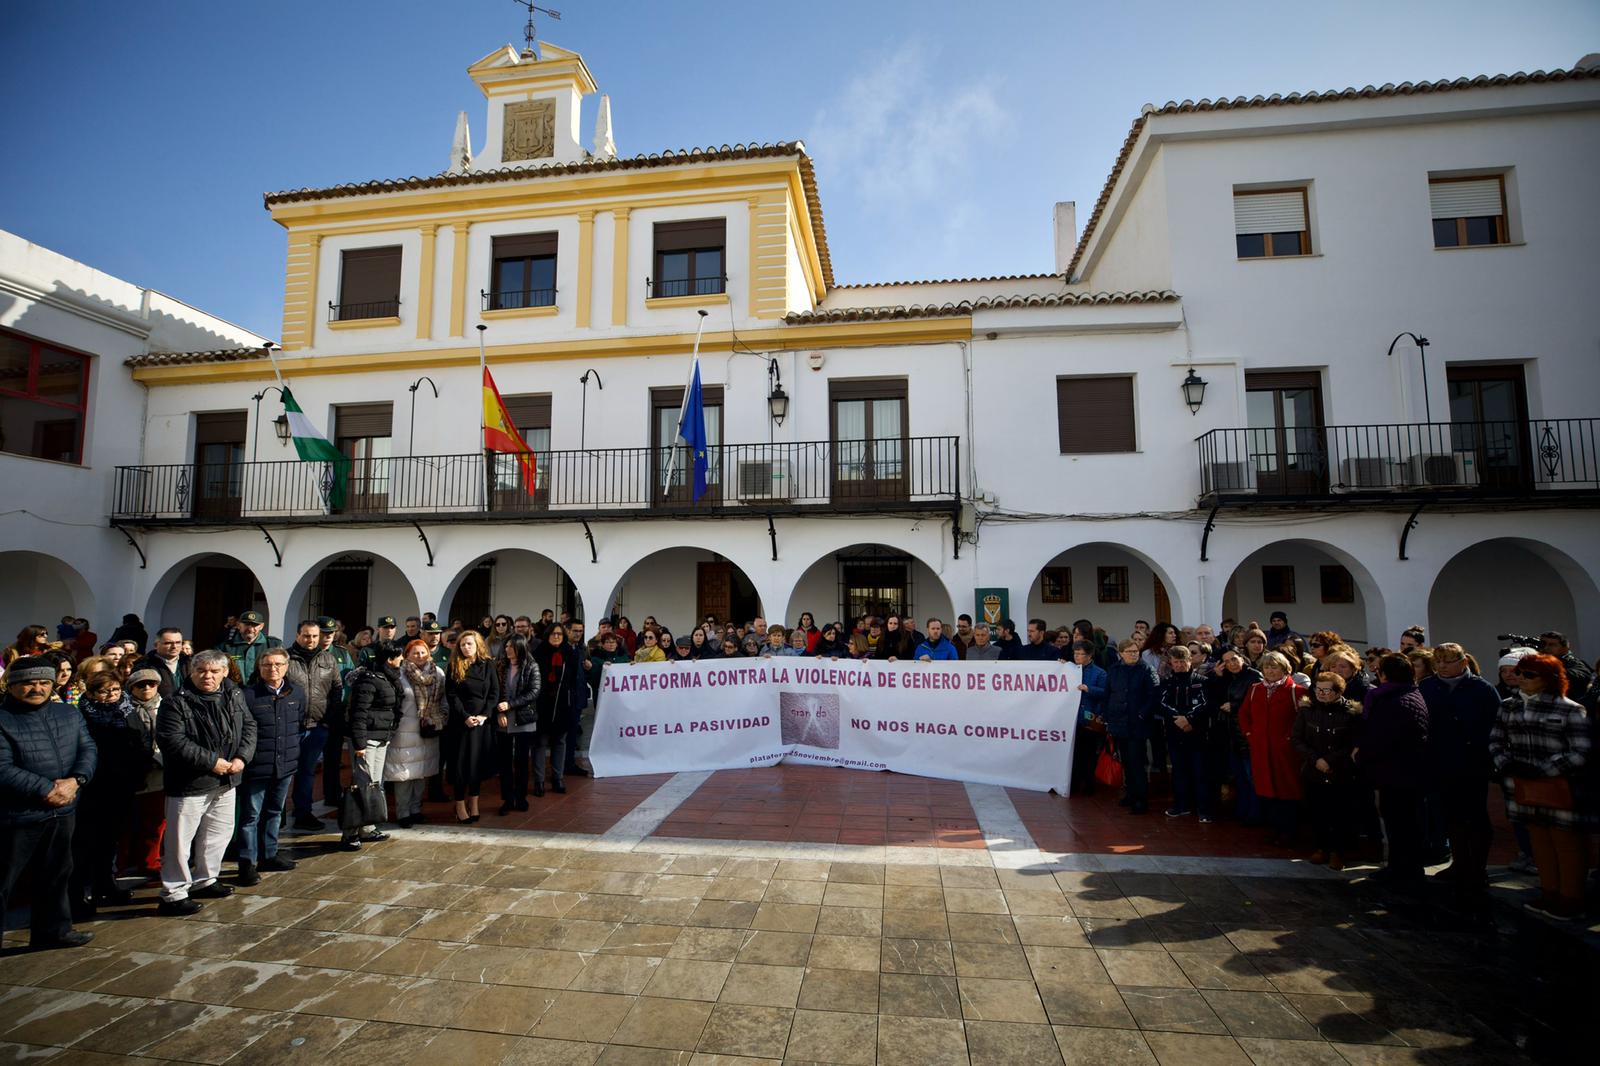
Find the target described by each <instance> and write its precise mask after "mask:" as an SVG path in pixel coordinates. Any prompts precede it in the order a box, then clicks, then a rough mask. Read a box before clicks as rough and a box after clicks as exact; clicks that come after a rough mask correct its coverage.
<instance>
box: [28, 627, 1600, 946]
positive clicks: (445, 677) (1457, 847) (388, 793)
mask: <svg viewBox="0 0 1600 1066" xmlns="http://www.w3.org/2000/svg"><path fill="white" fill-rule="evenodd" d="M147 643H148V645H149V646H148V650H147V648H146V645H147ZM1525 643H1526V644H1527V645H1528V646H1516V647H1508V648H1507V649H1506V650H1505V652H1504V654H1503V655H1502V657H1501V658H1500V660H1499V662H1498V664H1497V666H1496V669H1495V671H1494V672H1493V673H1486V672H1485V671H1484V670H1483V669H1482V668H1481V666H1480V664H1479V663H1478V662H1477V661H1476V660H1475V659H1474V658H1473V657H1472V656H1471V655H1470V654H1468V653H1467V652H1466V651H1465V650H1464V649H1463V648H1462V647H1461V646H1460V645H1459V644H1455V643H1448V642H1446V643H1440V644H1437V645H1434V646H1432V647H1429V646H1427V643H1426V639H1425V636H1424V633H1423V632H1422V630H1421V629H1420V628H1414V629H1409V630H1407V631H1406V632H1405V633H1403V634H1401V636H1400V640H1399V642H1398V645H1399V646H1398V647H1397V648H1396V649H1394V650H1391V649H1388V648H1378V647H1373V648H1367V649H1366V650H1365V651H1357V650H1356V649H1355V648H1353V647H1351V646H1350V645H1348V644H1347V643H1346V642H1344V641H1343V640H1341V639H1340V637H1339V635H1338V634H1337V633H1333V632H1330V631H1321V632H1316V633H1312V634H1310V635H1309V636H1302V635H1301V634H1299V633H1296V632H1295V631H1293V630H1292V629H1290V628H1289V625H1288V618H1287V617H1286V616H1285V615H1284V614H1283V613H1282V612H1277V613H1275V614H1273V616H1272V617H1271V619H1270V621H1269V624H1268V626H1267V627H1265V628H1262V627H1260V626H1258V625H1256V624H1254V623H1250V624H1247V625H1238V624H1235V623H1234V622H1233V621H1232V620H1231V619H1230V620H1226V621H1225V622H1224V623H1223V626H1222V627H1221V629H1213V628H1211V627H1210V626H1207V625H1201V626H1197V627H1193V628H1181V629H1180V628H1179V627H1176V626H1174V625H1172V624H1170V623H1165V622H1163V623H1158V624H1156V625H1154V626H1152V625H1150V624H1149V623H1147V622H1139V623H1138V624H1137V625H1136V626H1135V628H1134V630H1133V632H1132V634H1130V636H1129V637H1128V638H1126V639H1122V640H1114V639H1112V638H1111V637H1109V636H1108V634H1107V633H1106V632H1105V631H1104V630H1103V629H1101V628H1099V627H1096V626H1094V625H1093V624H1091V623H1090V622H1089V621H1087V620H1078V621H1076V622H1074V623H1073V624H1072V625H1070V626H1066V627H1059V628H1056V627H1051V626H1050V625H1048V624H1047V623H1046V622H1045V621H1044V620H1042V619H1031V620H1029V621H1028V622H1027V624H1026V626H1025V629H1024V630H1023V632H1022V633H1019V632H1018V629H1017V626H1016V625H1015V624H1014V623H1013V622H1012V621H1011V620H1009V619H1001V620H999V621H998V622H997V623H996V624H995V625H993V626H991V625H988V624H986V623H982V622H980V623H978V624H974V623H973V620H972V618H971V617H970V616H968V615H961V616H959V617H958V618H957V619H956V622H955V626H954V627H953V628H952V629H950V630H946V627H945V624H944V622H943V620H941V619H938V618H930V619H927V620H925V622H924V623H923V624H922V627H921V628H920V629H919V628H918V625H917V623H916V621H915V620H914V619H912V618H909V617H906V618H902V617H898V616H895V615H889V616H886V617H879V616H872V615H863V616H860V617H857V618H855V619H852V620H849V621H847V622H844V623H838V622H832V623H828V624H826V625H823V626H818V625H816V623H815V619H814V617H813V616H812V615H811V614H810V613H809V612H806V613H802V614H801V615H800V617H799V619H798V620H797V622H796V624H795V625H794V626H793V627H792V628H787V629H786V628H784V627H783V626H780V625H771V626H769V625H768V624H767V622H766V621H765V619H762V618H755V619H752V620H751V621H749V622H748V623H742V624H741V623H727V622H719V621H718V620H717V619H716V618H713V617H707V618H705V619H703V620H702V622H701V623H700V624H699V625H697V626H694V627H693V628H692V629H690V631H689V632H687V633H685V634H681V635H677V636H674V635H673V634H672V633H671V632H670V631H668V630H667V629H666V628H665V627H663V626H661V625H659V624H657V622H656V620H655V619H654V618H646V619H644V622H643V624H642V625H641V626H640V627H639V628H638V629H635V628H634V626H633V625H632V623H631V622H630V620H629V619H628V618H627V617H625V616H612V617H610V618H605V619H602V620H601V621H600V622H599V623H598V625H597V627H596V632H595V633H594V634H593V635H592V636H591V635H589V634H587V633H586V630H585V625H584V622H583V621H582V620H580V619H576V618H572V617H570V616H568V615H567V614H565V613H562V614H560V615H559V616H558V615H557V613H556V612H555V611H553V610H548V609H547V610H545V611H544V612H542V614H541V615H540V616H539V617H538V618H533V617H531V616H528V615H521V616H517V617H512V616H510V615H504V614H501V615H494V616H485V617H484V618H482V619H481V620H480V621H479V622H478V624H477V626H476V628H473V627H471V626H469V625H467V624H465V623H464V622H463V620H461V619H452V620H451V621H450V622H449V624H448V625H444V624H441V623H440V622H439V620H438V619H437V618H436V617H434V616H433V615H431V614H424V615H418V616H413V617H409V618H406V619H405V620H404V622H403V623H401V622H400V621H399V620H397V619H396V618H395V617H393V616H383V617H380V618H379V619H378V620H377V623H376V624H375V625H373V626H361V627H359V628H357V629H356V630H355V631H354V632H353V633H350V632H347V630H346V628H345V626H344V625H343V624H342V623H341V622H340V621H339V620H337V619H334V618H331V617H321V618H315V619H306V620H303V621H301V622H300V623H299V624H298V625H297V626H296V627H295V629H294V631H293V636H292V639H291V641H290V643H289V644H288V645H285V644H284V642H283V641H282V640H279V639H278V638H275V637H271V636H269V635H267V633H266V620H265V619H264V618H263V617H262V616H261V615H260V614H259V613H257V612H254V611H246V612H244V613H242V614H240V615H238V616H237V617H234V618H230V619H228V621H227V625H226V627H225V630H224V632H223V633H221V634H218V635H216V639H214V640H210V641H205V640H202V641H201V644H202V645H206V644H208V645H210V646H209V647H200V648H197V646H196V643H195V640H194V639H193V636H192V635H189V636H186V635H185V634H184V633H183V632H182V631H181V630H179V629H176V628H173V627H163V628H160V629H158V630H157V631H156V633H155V635H154V639H153V641H152V640H150V638H149V635H148V634H147V632H146V631H145V628H144V626H143V625H142V624H141V623H140V620H139V619H138V618H137V617H136V616H134V615H127V616H124V618H123V621H122V624H121V625H120V626H119V627H118V628H117V630H116V631H115V632H114V633H113V634H112V635H111V637H110V639H108V640H106V641H105V642H101V641H100V640H99V638H98V637H97V636H96V635H95V634H94V633H93V632H92V631H91V630H90V629H89V625H88V622H87V620H85V619H82V618H63V619H62V620H61V622H60V624H59V625H58V626H57V629H56V632H55V634H54V637H53V638H52V634H51V633H50V631H49V630H48V629H46V628H45V627H44V626H42V625H32V626H28V627H26V628H25V629H23V631H22V632H21V633H19V634H18V636H17V640H16V642H15V643H14V644H12V645H11V646H10V647H8V648H6V649H5V650H4V653H3V668H4V676H3V678H0V681H3V683H4V686H5V692H6V695H5V699H4V703H3V705H0V838H3V843H0V910H3V907H4V905H5V903H6V901H7V900H8V899H9V898H11V897H12V896H13V894H14V889H15V888H16V886H17V884H18V882H19V879H20V878H21V877H22V876H23V874H24V872H25V871H26V870H27V869H29V868H30V867H31V868H32V870H33V871H34V875H33V880H32V884H31V892H30V895H31V899H32V923H33V937H32V943H33V944H34V945H37V946H50V945H57V946H62V945H65V946H71V945H75V944H80V943H85V942H87V939H88V934H87V933H84V932H81V931H77V930H74V929H73V927H72V923H73V921H74V920H75V919H83V918H85V917H87V916H89V915H92V914H93V913H94V910H95V908H96V907H97V906H100V905H104V904H107V903H125V902H127V901H128V899H129V898H130V897H129V893H128V892H127V890H125V889H123V888H120V887H119V885H118V877H119V875H120V874H123V873H125V872H127V873H133V872H142V873H144V874H145V875H146V876H155V877H157V878H158V879H159V881H160V884H161V892H160V903H159V911H160V912H161V913H163V914H170V915H187V914H192V913H194V912H195V911H197V910H198V909H199V908H200V907H201V906H202V904H201V902H200V901H201V900H205V899H213V898H222V897H226V896H228V895H230V894H231V893H232V892H233V887H232V886H231V885H229V884H227V883H224V882H223V881H222V880H221V874H222V867H223V862H224V859H225V856H226V855H227V854H228V853H229V852H230V850H232V851H233V853H234V855H235V857H236V860H237V865H238V873H237V876H236V878H235V881H236V883H238V884H241V885H246V886H249V885H255V884H258V883H259V882H260V880H261V876H262V874H263V873H268V874H270V873H273V872H278V871H285V870H290V869H293V868H294V865H295V864H294V860H292V859H290V858H288V857H287V856H285V855H284V854H282V853H281V852H280V850H279V843H280V839H281V834H282V832H283V831H284V829H285V828H286V827H289V826H292V827H293V828H295V829H297V830H300V831H308V832H309V831H320V830H324V829H326V828H327V823H328V821H329V820H330V819H332V820H334V821H336V822H337V824H338V827H339V829H340V830H341V834H340V843H339V846H341V847H343V848H346V849H349V850H359V849H360V848H361V846H362V845H363V844H364V843H371V842H374V841H379V840H383V839H386V836H387V834H386V833H385V832H384V831H383V828H382V827H383V826H384V825H385V824H390V823H392V824H395V825H398V826H400V827H402V828H409V827H411V826H413V825H417V824H419V823H421V822H423V821H426V816H425V815H424V813H423V809H422V804H423V800H424V798H425V797H426V798H428V799H430V800H432V801H446V800H447V799H448V800H453V801H454V816H455V820H456V821H457V822H458V823H461V824H463V825H468V824H472V823H475V822H477V821H478V820H479V818H480V817H481V814H480V810H479V799H480V794H481V786H482V784H483V782H484V781H486V780H489V779H490V778H493V777H496V776H498V778H499V783H500V796H501V799H502V803H501V807H500V813H501V814H506V813H509V812H511V811H516V810H522V811H526V810H529V809H530V798H532V799H538V798H540V797H542V796H544V795H545V792H546V789H547V788H548V789H550V790H553V791H554V792H556V793H562V792H565V791H566V786H565V779H566V777H567V776H568V775H587V774H588V773H589V770H588V768H586V767H585V766H584V765H583V764H582V761H581V759H580V756H579V745H580V743H581V739H582V720H583V712H584V710H585V708H586V707H588V706H589V705H590V704H591V702H593V701H594V700H595V699H597V697H598V694H599V686H600V679H601V673H602V671H603V670H604V668H605V667H606V666H607V665H608V664H614V663H627V662H640V663H649V662H669V663H670V662H675V661H676V662H689V661H697V660H702V659H717V658H739V657H775V656H785V657H790V656H803V657H817V658H830V659H846V658H850V659H869V660H882V661H891V662H892V661H907V662H938V661H956V660H964V661H1019V662H1043V663H1050V662H1067V661H1070V662H1074V663H1076V664H1077V665H1078V666H1079V667H1080V668H1081V675H1080V684H1079V691H1080V719H1079V725H1078V743H1077V745H1076V749H1075V755H1074V765H1073V767H1072V789H1073V791H1074V792H1076V793H1089V792H1092V791H1093V790H1094V788H1095V783H1096V779H1097V778H1100V779H1101V780H1102V781H1103V782H1105V783H1107V784H1114V785H1115V786H1116V787H1118V788H1120V790H1121V793H1122V794H1121V798H1120V802H1121V803H1122V804H1123V805H1124V806H1126V807H1127V808H1129V810H1130V811H1131V812H1132V813H1134V814H1145V813H1147V812H1148V810H1149V808H1150V801H1151V794H1152V788H1151V779H1152V777H1155V778H1156V779H1157V782H1158V790H1159V783H1160V782H1170V788H1169V792H1170V796H1171V805H1170V806H1169V807H1168V808H1167V809H1166V815H1167V816H1168V817H1170V818H1188V817H1194V818H1196V819H1197V820H1198V821H1199V822H1201V823H1209V822H1213V821H1216V820H1217V819H1219V818H1222V817H1224V816H1227V817H1232V818H1234V819H1237V820H1238V821H1240V822H1242V823H1244V824H1246V825H1259V826H1261V827H1263V828H1264V830H1265V832H1266V833H1267V834H1269V838H1270V839H1271V840H1272V841H1273V842H1275V843H1278V844H1281V845H1284V846H1296V845H1297V843H1298V842H1299V841H1300V840H1301V838H1302V836H1309V837H1310V840H1311V844H1312V847H1314V850H1313V851H1311V853H1310V854H1309V859H1310V861H1312V862H1316V863H1326V864H1327V865H1328V866H1330V867H1331V868H1333V869H1341V868H1342V867H1343V866H1344V864H1345V863H1346V862H1347V861H1348V860H1349V859H1350V858H1351V857H1352V856H1353V855H1354V853H1355V852H1356V851H1357V850H1358V849H1359V848H1361V847H1362V846H1363V841H1366V842H1367V843H1368V845H1369V846H1372V847H1382V848H1384V849H1385V850H1386V856H1387V858H1386V863H1385V865H1384V867H1383V869H1382V870H1381V871H1380V873H1379V876H1381V877H1383V878H1385V879H1387V880H1389V881H1391V882H1392V883H1394V884H1395V885H1396V886H1398V887H1401V888H1406V887H1409V886H1414V885H1416V884H1418V883H1420V882H1421V881H1422V879H1423V877H1424V867H1425V866H1428V865H1436V864H1440V863H1443V862H1445V861H1449V863H1450V865H1449V867H1448V870H1446V871H1445V874H1446V876H1448V877H1449V878H1450V880H1451V882H1452V883H1453V885H1454V888H1455V890H1456V892H1457V893H1458V895H1459V896H1460V897H1461V898H1462V899H1463V900H1469V901H1470V900H1473V899H1481V897H1482V894H1483V892H1484V890H1485V886H1486V865H1487V858H1488V846H1489V839H1490V820H1489V814H1488V803H1489V787H1490V783H1491V781H1495V782H1498V783H1499V784H1500V786H1501V788H1502V790H1503V792H1504V802H1505V807H1506V812H1507V814H1508V816H1509V818H1510V820H1511V822H1512V824H1513V827H1514V830H1515V833H1516V837H1517V841H1518V844H1519V850H1520V855H1519V858H1518V861H1517V864H1516V865H1517V866H1519V867H1520V868H1522V869H1524V870H1526V871H1529V872H1532V871H1534V870H1537V872H1538V874H1539V877H1540V881H1541V886H1542V895H1541V897H1540V899H1539V900H1538V902H1537V903H1534V904H1532V905H1531V906H1532V908H1533V909H1535V910H1536V911H1537V912H1538V913H1540V914H1542V915H1545V916H1548V917H1551V918H1555V919H1566V918H1570V917H1572V916H1574V915H1576V914H1578V913H1579V912H1580V911H1581V909H1582V907H1583V891H1584V886H1585V883H1586V876H1587V864H1588V859H1589V855H1590V840H1589V833H1590V831H1591V830H1592V829H1594V828H1595V826H1596V821H1597V810H1596V801H1597V800H1600V789H1597V788H1596V787H1594V774H1595V770H1594V764H1593V763H1591V762H1589V760H1588V754H1589V751H1590V747H1591V730H1592V723H1593V721H1594V719H1595V717H1596V707H1595V700H1596V698H1597V697H1600V686H1594V685H1593V684H1592V681H1593V677H1594V672H1593V670H1591V669H1590V668H1589V666H1588V664H1586V663H1584V662H1583V661H1582V660H1580V659H1578V658H1577V657H1576V656H1575V655H1574V654H1573V653H1572V650H1571V649H1570V648H1569V647H1568V645H1567V641H1566V638H1565V637H1564V636H1562V635H1561V634H1560V633H1555V632H1549V633H1545V634H1543V635H1542V636H1541V637H1540V638H1538V640H1537V642H1534V641H1531V640H1528V641H1525ZM346 764H347V765H348V769H349V773H348V783H347V782H346V775H345V773H344V767H345V766H346ZM319 767H320V769H321V774H322V796H323V802H324V804H325V807H324V809H323V811H322V812H321V813H319V812H318V811H316V810H315V809H314V796H315V785H316V779H317V774H318V769H319ZM391 799H392V807H393V814H392V815H391V812H390V805H391ZM1225 801H1226V802H1225Z"/></svg>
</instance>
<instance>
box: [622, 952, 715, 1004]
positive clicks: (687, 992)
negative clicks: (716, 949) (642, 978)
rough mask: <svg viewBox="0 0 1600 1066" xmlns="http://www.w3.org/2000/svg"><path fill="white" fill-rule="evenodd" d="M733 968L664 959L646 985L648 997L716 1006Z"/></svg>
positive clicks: (708, 963) (691, 960) (709, 963)
mask: <svg viewBox="0 0 1600 1066" xmlns="http://www.w3.org/2000/svg"><path fill="white" fill-rule="evenodd" d="M731 968H732V966H731V964H730V963H726V962H704V961H700V960H697V959H663V960H662V961H661V964H660V965H659V966H658V967H656V972H655V975H654V976H653V977H651V978H650V983H649V984H647V985H645V988H644V994H645V995H647V996H662V997H665V998H667V999H701V1000H706V1001H707V1002H711V1003H714V1002H716V1000H717V997H718V996H719V995H720V994H721V993H722V986H723V984H724V982H726V981H727V979H728V971H729V970H730V969H731Z"/></svg>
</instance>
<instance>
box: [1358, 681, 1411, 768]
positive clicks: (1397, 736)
mask: <svg viewBox="0 0 1600 1066" xmlns="http://www.w3.org/2000/svg"><path fill="white" fill-rule="evenodd" d="M1361 716H1362V718H1363V723H1362V729H1361V743H1360V744H1358V745H1357V746H1356V765H1357V766H1359V767H1361V769H1362V770H1363V771H1365V772H1366V775H1367V778H1368V779H1369V780H1370V781H1371V782H1372V783H1373V784H1374V785H1377V786H1378V787H1379V788H1401V789H1421V788H1422V787H1423V786H1424V785H1425V784H1426V782H1427V776H1426V775H1427V761H1426V760H1427V752H1428V704H1427V701H1426V700H1424V699H1423V698H1422V693H1421V692H1420V691H1418V689H1417V686H1416V685H1414V684H1412V683H1411V682H1409V681H1407V682H1404V683H1401V682H1396V681H1385V682H1383V683H1382V684H1381V685H1379V686H1378V687H1377V688H1374V689H1372V690H1371V691H1369V692H1368V693H1367V699H1366V707H1365V708H1364V709H1363V711H1362V713H1361Z"/></svg>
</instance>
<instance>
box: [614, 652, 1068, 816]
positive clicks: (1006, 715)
mask: <svg viewBox="0 0 1600 1066" xmlns="http://www.w3.org/2000/svg"><path fill="white" fill-rule="evenodd" d="M1079 677H1080V670H1079V668H1078V667H1077V666H1076V665H1074V664H1071V663H1010V662H1006V663H995V662H984V663H965V662H946V663H917V662H897V663H890V662H856V661H853V660H826V659H809V658H802V657H799V656H796V657H792V658H771V659H710V660H702V661H699V662H693V663H625V664H618V665H611V666H607V667H606V669H605V674H604V675H603V676H602V678H601V684H600V700H599V706H598V708H597V712H596V719H595V727H594V736H593V738H592V739H591V741H590V745H589V759H590V762H591V763H593V765H594V770H595V774H596V775H597V776H599V777H612V776H617V775H622V774H658V773H664V772H668V771H671V772H677V771H681V770H726V769H736V768H746V767H751V766H771V765H773V764H774V763H777V762H782V761H793V762H800V763H808V764H811V765H824V766H850V767H858V768H861V769H868V770H896V771H899V772H901V773H908V774H921V775H923V776H926V777H941V778H947V779H951V780H957V781H974V782H978V783H981V784H992V785H1008V786H1013V787H1017V788H1030V789H1037V790H1039V791H1045V790H1047V789H1052V788H1053V789H1055V790H1056V791H1057V792H1060V793H1062V794H1063V795H1065V794H1066V792H1067V786H1068V781H1069V778H1070V777H1071V773H1072V745H1073V741H1074V738H1075V736H1076V733H1077V720H1078V681H1079Z"/></svg>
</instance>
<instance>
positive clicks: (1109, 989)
mask: <svg viewBox="0 0 1600 1066" xmlns="http://www.w3.org/2000/svg"><path fill="white" fill-rule="evenodd" d="M1038 988H1039V998H1040V1000H1041V1001H1042V1002H1043V1003H1044V1009H1045V1012H1046V1013H1047V1014H1048V1015H1049V1016H1050V1023H1051V1024H1052V1025H1097V1026H1105V1027H1112V1028H1121V1029H1136V1028H1138V1024H1137V1023H1136V1022H1135V1021H1134V1020H1133V1015H1132V1014H1130V1013H1129V1012H1128V1008H1127V1006H1126V1005H1125V1004H1124V1003H1123V1001H1122V995H1121V994H1120V993H1119V992H1118V991H1117V987H1116V986H1115V985H1113V984H1111V983H1110V982H1099V981H1063V980H1051V981H1040V982H1039V983H1038Z"/></svg>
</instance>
